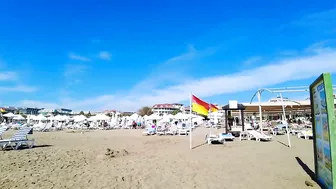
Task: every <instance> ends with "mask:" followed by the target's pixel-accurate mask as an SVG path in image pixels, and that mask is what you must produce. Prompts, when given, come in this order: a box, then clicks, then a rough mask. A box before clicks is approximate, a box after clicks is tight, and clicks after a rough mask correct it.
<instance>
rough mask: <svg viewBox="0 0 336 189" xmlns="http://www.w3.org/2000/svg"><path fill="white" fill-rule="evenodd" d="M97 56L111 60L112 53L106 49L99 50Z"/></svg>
mask: <svg viewBox="0 0 336 189" xmlns="http://www.w3.org/2000/svg"><path fill="white" fill-rule="evenodd" d="M98 57H99V58H100V59H102V60H111V57H112V55H111V53H109V52H107V51H101V52H99V54H98Z"/></svg>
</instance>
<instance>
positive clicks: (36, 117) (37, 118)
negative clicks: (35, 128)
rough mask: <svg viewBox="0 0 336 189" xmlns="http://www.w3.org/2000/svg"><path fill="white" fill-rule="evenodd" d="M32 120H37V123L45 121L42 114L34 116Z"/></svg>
mask: <svg viewBox="0 0 336 189" xmlns="http://www.w3.org/2000/svg"><path fill="white" fill-rule="evenodd" d="M32 119H33V120H38V121H45V120H47V118H46V117H44V116H43V115H42V114H40V115H38V116H35V117H33V118H32Z"/></svg>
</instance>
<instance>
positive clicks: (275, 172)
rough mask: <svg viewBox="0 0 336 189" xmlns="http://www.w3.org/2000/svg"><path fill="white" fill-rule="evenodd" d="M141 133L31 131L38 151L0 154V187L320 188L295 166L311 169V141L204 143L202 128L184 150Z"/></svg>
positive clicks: (175, 141) (178, 139) (169, 139)
mask: <svg viewBox="0 0 336 189" xmlns="http://www.w3.org/2000/svg"><path fill="white" fill-rule="evenodd" d="M212 132H213V133H218V132H220V130H216V129H214V130H212ZM141 133H142V130H110V131H89V132H83V133H81V132H78V131H76V132H69V131H61V132H46V133H37V132H35V133H34V134H33V137H34V138H35V140H36V145H37V147H35V148H33V149H23V150H19V151H14V150H9V151H0V188H1V189H7V188H31V189H37V188H45V189H48V188H94V189H99V188H106V189H110V188H153V189H158V188H169V189H174V188H178V189H182V188H183V189H188V188H200V189H207V188H209V189H216V188H221V189H223V188H230V189H245V188H249V189H261V188H270V189H278V188H279V189H283V188H290V189H295V188H297V189H302V188H319V186H317V185H316V183H315V182H312V181H311V178H310V176H309V175H308V174H307V172H306V171H305V170H304V169H303V167H302V166H301V165H300V163H301V164H302V165H307V166H308V167H309V168H310V170H314V166H313V165H314V164H313V146H312V140H309V141H308V140H303V139H297V138H296V137H291V139H292V145H293V147H292V148H287V147H286V146H285V145H283V144H281V142H282V143H287V138H286V136H277V137H275V138H274V140H273V141H272V142H256V141H242V142H240V141H239V140H236V141H234V142H227V143H226V144H225V145H207V144H206V145H204V137H205V135H206V134H207V133H209V130H208V129H204V128H199V129H196V130H195V132H193V145H194V146H198V147H196V148H195V149H193V150H189V137H185V136H141ZM7 136H9V134H7ZM108 149H109V150H108ZM299 162H300V163H299ZM308 172H309V171H308ZM306 180H307V181H310V182H312V183H314V187H307V186H306V185H305V181H306Z"/></svg>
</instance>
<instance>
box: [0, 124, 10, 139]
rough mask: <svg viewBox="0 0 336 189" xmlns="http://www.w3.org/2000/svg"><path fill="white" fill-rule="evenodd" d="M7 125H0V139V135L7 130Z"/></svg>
mask: <svg viewBox="0 0 336 189" xmlns="http://www.w3.org/2000/svg"><path fill="white" fill-rule="evenodd" d="M7 129H8V127H6V126H2V127H0V139H2V135H3V134H4V133H5V132H6V131H7Z"/></svg>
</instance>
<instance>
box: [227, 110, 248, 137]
mask: <svg viewBox="0 0 336 189" xmlns="http://www.w3.org/2000/svg"><path fill="white" fill-rule="evenodd" d="M222 109H223V110H224V111H225V133H228V111H234V110H236V111H237V110H238V111H240V116H241V119H242V127H243V131H244V130H245V124H244V110H245V106H244V105H243V104H237V108H230V105H229V104H227V105H225V106H223V107H222Z"/></svg>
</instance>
